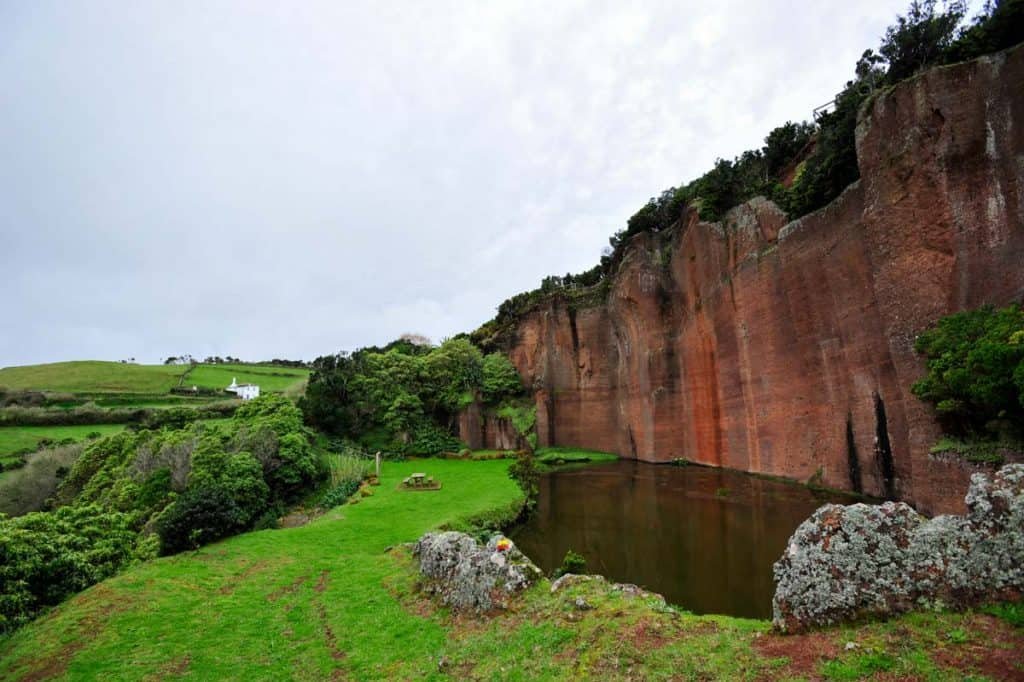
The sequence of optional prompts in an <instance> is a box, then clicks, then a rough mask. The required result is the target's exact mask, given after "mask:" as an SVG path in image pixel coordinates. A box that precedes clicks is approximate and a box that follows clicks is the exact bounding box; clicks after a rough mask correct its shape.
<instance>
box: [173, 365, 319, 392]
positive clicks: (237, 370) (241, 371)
mask: <svg viewBox="0 0 1024 682" xmlns="http://www.w3.org/2000/svg"><path fill="white" fill-rule="evenodd" d="M308 376H309V370H307V369H301V368H294V367H266V366H263V365H197V366H196V368H195V369H193V370H192V371H191V372H189V373H188V375H187V376H186V377H185V381H184V382H183V385H184V386H198V387H200V388H215V389H221V388H224V387H226V386H228V385H229V384H230V383H231V380H232V379H235V378H237V379H238V383H240V384H258V385H259V387H260V390H261V391H269V392H273V393H283V392H285V391H287V390H288V389H290V388H293V387H296V386H301V385H302V384H303V383H304V382H305V381H306V378H307V377H308Z"/></svg>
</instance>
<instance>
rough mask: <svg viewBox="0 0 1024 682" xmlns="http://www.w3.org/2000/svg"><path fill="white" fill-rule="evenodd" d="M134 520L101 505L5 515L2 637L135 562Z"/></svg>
mask: <svg viewBox="0 0 1024 682" xmlns="http://www.w3.org/2000/svg"><path fill="white" fill-rule="evenodd" d="M135 544H136V533H135V530H134V529H133V528H131V523H130V518H129V517H128V516H127V515H125V514H121V513H118V512H111V511H107V510H104V509H102V508H101V507H99V506H98V505H86V506H82V507H64V508H61V509H58V510H56V511H53V512H37V513H31V514H27V515H25V516H21V517H18V518H14V519H5V518H2V517H0V633H2V632H6V631H9V630H11V629H13V628H15V627H17V626H18V625H20V624H22V623H24V622H26V621H27V620H29V619H31V618H32V617H33V616H34V615H35V614H37V613H38V612H39V611H40V610H41V609H43V608H45V607H47V606H52V605H55V604H58V603H60V602H61V601H62V600H64V599H65V598H67V597H68V596H69V595H71V594H74V593H75V592H78V591H80V590H83V589H85V588H86V587H88V586H90V585H92V584H94V583H96V582H99V581H100V580H103V579H104V578H107V577H109V576H111V575H113V574H114V573H116V572H117V571H118V570H119V569H120V568H122V567H123V566H125V565H126V564H127V563H129V562H130V561H132V559H133V558H135V553H134V551H135V550H134V548H135Z"/></svg>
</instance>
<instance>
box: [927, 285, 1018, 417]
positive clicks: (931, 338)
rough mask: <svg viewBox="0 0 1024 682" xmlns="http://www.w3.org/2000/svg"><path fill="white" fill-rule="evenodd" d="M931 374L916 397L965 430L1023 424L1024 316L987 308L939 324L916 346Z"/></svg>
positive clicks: (1015, 308)
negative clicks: (993, 424) (997, 422)
mask: <svg viewBox="0 0 1024 682" xmlns="http://www.w3.org/2000/svg"><path fill="white" fill-rule="evenodd" d="M914 347H915V349H916V350H917V352H918V353H921V354H922V355H924V356H925V358H926V362H927V366H928V373H927V374H926V375H925V376H924V378H922V379H921V380H920V381H918V382H917V383H915V384H914V386H913V388H912V390H913V392H914V395H916V396H918V397H919V398H921V399H922V400H927V401H928V402H930V403H932V404H934V405H935V409H936V410H937V411H938V412H939V414H940V415H942V416H943V417H944V418H946V420H947V422H948V423H949V424H950V425H951V426H952V427H954V428H956V429H957V430H960V431H969V432H980V431H982V430H983V429H984V428H985V427H986V425H988V424H989V423H990V422H991V421H992V420H996V419H1000V420H1003V421H1004V422H1009V423H1011V424H1014V425H1016V428H1017V430H1018V431H1019V430H1020V429H1021V426H1022V423H1024V311H1022V310H1021V308H1020V307H1019V306H1016V305H1012V306H1009V307H1007V308H1003V309H1001V310H996V309H994V308H992V307H984V308H980V309H978V310H971V311H966V312H960V313H956V314H953V315H950V316H948V317H944V318H943V319H941V320H939V322H938V324H936V325H935V326H934V327H933V328H931V329H929V330H928V331H926V332H924V333H923V334H921V335H920V336H919V337H918V338H917V341H916V342H915V344H914Z"/></svg>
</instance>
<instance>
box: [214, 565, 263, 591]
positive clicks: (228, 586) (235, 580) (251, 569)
mask: <svg viewBox="0 0 1024 682" xmlns="http://www.w3.org/2000/svg"><path fill="white" fill-rule="evenodd" d="M269 563H270V562H269V561H265V560H264V561H254V562H253V563H251V564H249V565H248V566H246V567H245V570H243V571H242V572H241V573H239V574H238V575H236V576H234V577H232V578H231V579H230V580H229V581H227V582H226V583H224V585H222V586H221V588H220V589H219V590H217V592H219V593H220V594H231V593H232V592H234V591H235V589H236V588H237V587H238V586H239V585H241V584H242V583H243V582H245V581H246V580H248V579H249V578H251V577H252V576H253V575H254V574H256V573H259V572H260V571H262V570H263V569H264V568H266V567H267V564H269Z"/></svg>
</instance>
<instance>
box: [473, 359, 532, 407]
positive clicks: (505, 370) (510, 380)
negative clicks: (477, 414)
mask: <svg viewBox="0 0 1024 682" xmlns="http://www.w3.org/2000/svg"><path fill="white" fill-rule="evenodd" d="M522 390H523V380H522V378H521V377H520V376H519V371H518V370H516V366H515V365H513V364H512V361H511V360H509V359H508V358H507V357H505V356H504V355H502V354H501V353H489V354H488V355H485V356H484V359H483V381H482V385H481V387H480V395H481V397H482V398H483V399H484V402H487V403H497V402H498V401H500V400H501V399H502V398H504V397H506V396H510V395H517V394H518V393H521V392H522Z"/></svg>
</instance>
